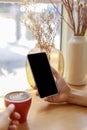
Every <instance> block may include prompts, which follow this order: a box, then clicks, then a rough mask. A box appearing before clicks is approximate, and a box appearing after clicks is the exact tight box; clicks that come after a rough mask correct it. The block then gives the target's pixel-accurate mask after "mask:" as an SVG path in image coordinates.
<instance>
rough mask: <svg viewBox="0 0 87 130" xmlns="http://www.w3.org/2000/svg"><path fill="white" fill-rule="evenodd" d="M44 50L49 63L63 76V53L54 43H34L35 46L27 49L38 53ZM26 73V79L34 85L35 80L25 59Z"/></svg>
mask: <svg viewBox="0 0 87 130" xmlns="http://www.w3.org/2000/svg"><path fill="white" fill-rule="evenodd" d="M43 51H45V52H46V53H47V56H48V59H49V63H50V65H51V66H52V67H53V68H55V69H56V71H57V72H58V73H59V74H60V75H61V76H63V72H64V58H63V54H62V52H61V51H60V50H58V49H57V48H55V45H54V44H40V43H38V44H36V47H35V48H33V49H32V50H30V51H29V54H31V53H38V52H43ZM26 75H27V80H28V83H29V84H30V86H31V87H32V86H35V81H34V78H33V75H32V72H31V68H30V65H29V63H28V61H26Z"/></svg>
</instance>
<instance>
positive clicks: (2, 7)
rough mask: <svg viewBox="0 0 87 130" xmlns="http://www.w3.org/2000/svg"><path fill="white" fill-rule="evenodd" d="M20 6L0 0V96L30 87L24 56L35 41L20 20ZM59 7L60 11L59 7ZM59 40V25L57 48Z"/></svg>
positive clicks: (33, 45) (56, 40)
mask: <svg viewBox="0 0 87 130" xmlns="http://www.w3.org/2000/svg"><path fill="white" fill-rule="evenodd" d="M20 6H21V5H20V3H13V2H12V3H5V2H0V96H2V95H4V94H5V93H7V92H9V91H12V90H25V89H29V87H30V86H29V84H28V82H27V77H26V56H27V54H28V52H29V50H30V49H32V48H34V47H35V44H36V41H35V38H34V37H33V35H32V34H31V32H30V31H29V30H28V29H27V28H26V27H25V26H24V25H23V24H22V23H21V21H20V15H21V14H20ZM59 9H60V11H62V8H61V7H59ZM60 40H61V25H60V28H58V32H57V36H56V38H55V45H56V47H57V48H58V49H60V44H58V43H57V42H58V41H59V43H60Z"/></svg>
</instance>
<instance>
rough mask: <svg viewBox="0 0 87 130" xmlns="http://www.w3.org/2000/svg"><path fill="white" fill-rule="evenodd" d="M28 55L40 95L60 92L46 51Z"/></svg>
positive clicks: (45, 95)
mask: <svg viewBox="0 0 87 130" xmlns="http://www.w3.org/2000/svg"><path fill="white" fill-rule="evenodd" d="M27 57H28V61H29V64H30V67H31V70H32V74H33V77H34V80H35V83H36V87H37V89H38V92H39V95H40V97H41V98H44V97H47V96H51V95H53V94H56V93H58V89H57V87H56V83H55V80H54V77H53V74H52V71H51V67H50V64H49V61H48V58H47V55H46V53H45V52H41V53H34V54H28V55H27Z"/></svg>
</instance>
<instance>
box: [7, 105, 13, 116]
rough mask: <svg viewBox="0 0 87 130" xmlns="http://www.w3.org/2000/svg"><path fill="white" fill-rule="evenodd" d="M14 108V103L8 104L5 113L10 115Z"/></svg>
mask: <svg viewBox="0 0 87 130" xmlns="http://www.w3.org/2000/svg"><path fill="white" fill-rule="evenodd" d="M14 109H15V105H14V104H10V105H9V106H8V107H7V108H6V110H5V113H7V114H8V116H10V115H11V114H12V112H13V111H14Z"/></svg>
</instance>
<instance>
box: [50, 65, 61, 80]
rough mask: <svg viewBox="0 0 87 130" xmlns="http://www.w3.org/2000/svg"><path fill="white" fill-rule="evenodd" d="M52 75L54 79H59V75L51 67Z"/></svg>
mask: <svg viewBox="0 0 87 130" xmlns="http://www.w3.org/2000/svg"><path fill="white" fill-rule="evenodd" d="M52 73H53V74H54V76H55V78H56V79H58V78H59V77H60V75H59V74H58V72H57V71H56V70H55V69H54V68H53V67H52Z"/></svg>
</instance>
